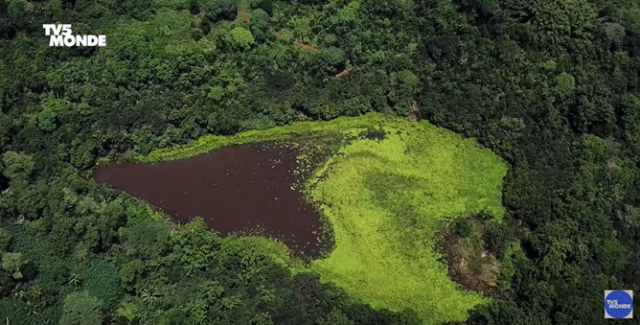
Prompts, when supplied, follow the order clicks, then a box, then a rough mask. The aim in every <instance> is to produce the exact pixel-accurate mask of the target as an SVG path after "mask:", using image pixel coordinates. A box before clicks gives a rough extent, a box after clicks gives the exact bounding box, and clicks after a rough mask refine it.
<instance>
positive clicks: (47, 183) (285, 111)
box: [0, 0, 640, 325]
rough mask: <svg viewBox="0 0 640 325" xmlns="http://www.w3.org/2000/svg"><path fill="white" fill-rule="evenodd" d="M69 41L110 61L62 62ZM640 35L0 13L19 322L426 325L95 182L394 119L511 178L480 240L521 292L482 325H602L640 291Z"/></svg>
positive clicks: (622, 4)
mask: <svg viewBox="0 0 640 325" xmlns="http://www.w3.org/2000/svg"><path fill="white" fill-rule="evenodd" d="M52 23H65V24H72V26H73V31H74V33H77V34H92V35H103V34H104V35H106V39H107V46H106V47H73V48H67V47H49V46H48V38H47V37H45V36H44V30H43V29H42V25H43V24H52ZM638 35H640V4H638V3H637V2H635V1H629V0H615V1H603V0H535V1H529V0H515V1H513V0H510V1H507V0H491V1H478V0H450V1H435V0H413V1H412V0H354V1H344V0H295V1H272V0H177V1H164V0H104V1H88V0H75V1H67V0H44V1H27V0H2V1H0V156H1V159H0V173H1V176H0V193H2V194H1V195H0V253H1V254H2V258H1V260H0V263H1V264H2V265H1V267H0V299H1V300H0V315H2V316H3V317H9V318H10V319H11V324H12V325H13V324H35V323H37V324H62V325H69V324H107V323H112V322H113V323H116V324H131V323H137V324H209V323H214V322H215V323H220V324H417V323H419V320H418V319H417V317H416V315H415V313H412V312H411V311H406V312H400V313H394V312H390V311H386V310H377V309H372V308H371V307H370V306H368V305H366V304H363V303H362V302H361V301H358V300H356V299H353V297H350V296H348V295H347V294H346V293H345V292H344V291H342V290H341V289H339V288H337V287H336V286H334V285H331V284H323V283H320V281H319V280H318V279H317V277H314V276H313V275H312V274H298V275H295V276H293V275H292V274H291V273H290V272H289V271H288V270H287V269H286V268H284V267H283V266H282V265H280V264H278V263H277V262H275V261H273V260H272V259H271V258H268V257H269V254H270V252H269V251H268V250H266V249H265V246H264V245H263V243H260V242H256V241H257V240H258V239H255V238H249V237H247V238H238V237H233V236H231V237H228V238H222V237H220V236H218V235H217V234H215V233H214V232H210V231H209V230H208V229H206V228H205V227H204V224H203V223H202V222H199V221H196V222H194V223H192V224H188V225H186V226H185V227H184V229H173V228H171V227H170V225H167V224H165V221H164V219H163V218H162V217H161V216H159V215H157V214H156V213H155V212H154V211H153V210H150V209H148V208H146V207H143V206H141V205H140V204H138V203H137V202H135V201H134V200H132V199H131V198H129V197H126V196H124V195H121V194H119V193H118V192H116V191H113V190H110V189H107V188H104V187H102V186H99V185H97V184H95V183H93V182H92V181H91V180H90V178H89V175H90V170H91V169H92V168H93V167H94V166H95V164H96V162H97V161H98V160H100V159H111V160H119V161H127V160H131V159H132V158H133V157H136V156H140V155H142V156H145V155H148V154H149V153H151V152H152V151H154V150H157V149H163V148H171V147H173V146H176V145H185V144H188V143H191V142H192V141H194V140H195V139H198V138H200V137H202V136H210V135H231V134H236V133H238V132H241V131H247V130H259V129H268V128H271V127H274V126H280V125H286V124H289V123H291V122H293V121H299V120H329V119H334V118H337V117H340V116H358V115H361V114H364V113H367V112H381V113H385V114H390V115H395V116H400V117H408V118H411V119H415V118H423V119H427V120H428V121H430V122H431V123H433V124H435V125H437V126H439V127H444V128H447V129H449V130H452V131H454V132H457V133H459V134H461V135H463V136H464V137H472V138H476V139H477V141H478V142H479V143H480V144H482V145H483V146H485V147H487V148H489V149H491V150H492V151H493V152H495V153H496V154H498V155H499V156H500V157H502V158H503V159H504V160H505V161H506V162H507V163H508V164H509V170H508V172H507V175H506V177H505V180H504V184H505V185H504V189H503V193H502V195H503V202H502V203H503V206H504V207H505V209H506V215H505V217H504V225H501V226H496V227H495V228H491V229H486V232H485V233H484V234H483V238H482V240H481V242H482V243H483V245H484V246H485V247H484V248H485V249H486V250H488V251H490V252H491V253H492V254H494V255H495V256H496V257H497V258H498V259H499V260H500V262H501V263H502V264H503V265H504V266H505V267H504V270H503V271H502V273H501V275H500V277H501V278H500V281H501V286H500V290H499V292H498V293H497V294H496V296H495V298H494V299H493V302H492V303H491V304H489V305H486V306H483V307H479V308H477V309H475V310H474V311H473V312H472V313H471V314H470V319H469V320H468V323H472V324H536V325H537V324H599V323H602V322H604V320H603V315H602V309H601V306H602V292H603V290H613V289H628V290H633V289H635V290H640V288H639V287H640V257H639V255H638V254H637V251H638V250H639V249H640V208H639V205H640V202H639V200H638V199H639V196H638V194H639V193H638V190H637V189H638V188H640V187H639V186H638V185H640V184H639V182H638V180H639V178H638V176H640V175H639V174H638V168H637V166H638V163H639V162H640V98H639V97H638V93H639V89H638V86H639V84H638V81H639V80H638V71H639V70H638V69H639V67H640V39H639V36H638ZM467 228H468V227H467ZM463 232H464V231H463ZM150 234H153V235H150ZM513 241H516V242H517V243H518V245H517V246H518V249H512V247H511V245H510V244H509V243H512V242H513Z"/></svg>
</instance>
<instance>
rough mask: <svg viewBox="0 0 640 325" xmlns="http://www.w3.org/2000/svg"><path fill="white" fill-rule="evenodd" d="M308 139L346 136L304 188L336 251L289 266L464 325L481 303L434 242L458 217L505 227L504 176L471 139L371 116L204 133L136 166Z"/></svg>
mask: <svg viewBox="0 0 640 325" xmlns="http://www.w3.org/2000/svg"><path fill="white" fill-rule="evenodd" d="M310 132H315V133H331V134H336V133H341V134H342V137H343V139H344V141H343V144H342V146H341V147H340V149H338V153H337V154H335V155H333V156H332V157H331V158H329V159H328V160H327V162H326V163H325V164H324V165H323V166H322V167H320V168H318V169H317V170H316V172H315V176H314V177H312V179H311V180H310V181H309V182H308V183H307V184H306V186H305V188H304V190H305V191H306V194H307V196H308V198H309V200H310V201H312V202H313V203H314V204H316V205H317V206H318V207H319V208H320V209H321V211H322V213H323V215H324V216H325V217H326V218H327V220H328V221H329V222H330V224H331V226H332V228H333V233H334V237H335V248H334V251H333V252H331V254H330V255H329V256H328V257H327V258H325V259H321V260H317V261H314V262H313V263H311V265H310V266H309V267H308V268H302V267H301V266H300V265H301V264H299V263H297V262H295V263H294V262H291V263H294V264H295V265H294V264H290V265H291V267H292V268H293V269H295V270H296V271H309V270H310V271H312V272H316V273H318V274H320V276H321V280H322V281H324V282H334V283H336V284H337V285H338V286H340V287H341V288H343V289H344V290H345V291H346V292H347V293H348V294H350V295H351V296H353V297H354V298H357V299H360V300H362V301H364V302H366V303H369V304H371V305H372V306H373V307H375V308H387V309H390V310H394V311H401V310H403V309H406V308H410V309H413V310H415V311H416V312H417V313H418V315H419V316H420V317H421V318H422V319H423V320H424V322H425V323H426V324H439V323H442V322H446V321H463V320H465V319H466V318H467V310H469V309H470V308H472V307H473V306H475V305H476V304H479V303H482V302H483V301H484V298H482V296H481V295H479V294H477V293H475V292H469V291H463V290H460V289H459V288H458V286H457V284H456V283H454V282H453V281H452V280H451V279H450V278H449V277H448V276H447V269H446V266H445V265H444V264H442V263H440V262H438V261H437V259H438V257H439V255H438V254H437V253H436V252H435V251H434V244H435V242H434V241H435V236H434V235H435V232H436V230H437V228H438V227H440V226H442V225H443V224H446V223H447V221H448V220H450V219H451V218H452V217H455V216H465V217H466V216H469V215H471V214H474V213H479V212H481V211H484V212H487V213H489V214H491V215H493V216H494V217H495V218H496V219H498V220H500V219H501V218H502V216H503V214H504V208H503V207H502V206H501V199H502V197H501V184H502V178H503V177H504V176H505V174H506V172H507V168H506V165H505V164H504V163H503V162H502V161H501V160H500V158H499V157H497V156H496V155H494V154H493V153H492V152H491V151H489V150H488V149H483V148H481V147H479V146H478V145H477V144H476V143H475V141H474V140H472V139H462V138H461V137H460V136H459V135H456V134H455V133H453V132H450V131H447V130H444V129H441V128H437V127H435V126H433V125H431V124H429V123H427V122H426V121H422V122H408V121H406V120H404V119H400V118H392V117H388V116H385V115H381V114H367V115H364V116H361V117H358V118H338V119H336V120H333V121H329V122H300V123H294V124H292V125H289V126H282V127H276V128H272V129H269V130H261V131H249V132H243V133H239V134H237V135H235V136H232V137H221V136H207V137H204V138H201V139H200V140H199V141H197V142H194V143H192V144H190V145H188V146H183V147H178V148H173V149H162V150H157V151H154V152H152V153H151V154H150V155H148V156H146V157H141V156H140V157H136V159H137V160H138V161H139V162H154V161H161V160H175V159H182V158H187V157H190V156H193V155H197V154H202V153H205V152H208V151H210V150H213V149H215V148H219V147H223V146H229V145H239V144H244V143H251V142H257V141H271V140H281V139H288V138H291V137H292V136H294V135H299V134H305V133H310ZM279 251H281V249H279V250H274V252H276V253H277V252H279ZM276 255H278V254H276ZM280 255H281V256H288V254H285V253H283V252H281V253H280ZM279 259H281V260H285V259H288V257H286V258H279Z"/></svg>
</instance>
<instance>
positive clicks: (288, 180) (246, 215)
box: [94, 143, 330, 258]
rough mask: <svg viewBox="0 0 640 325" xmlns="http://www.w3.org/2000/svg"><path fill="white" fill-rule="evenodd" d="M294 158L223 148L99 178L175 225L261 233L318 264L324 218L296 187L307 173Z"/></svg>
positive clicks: (107, 170) (119, 168)
mask: <svg viewBox="0 0 640 325" xmlns="http://www.w3.org/2000/svg"><path fill="white" fill-rule="evenodd" d="M297 151H298V150H296V149H295V148H285V147H283V146H281V145H277V144H274V143H269V144H250V145H243V146H235V147H226V148H221V149H217V150H214V151H212V152H210V153H208V154H204V155H200V156H195V157H191V158H189V159H184V160H178V161H171V162H161V163H155V164H113V165H110V166H106V167H99V168H98V169H97V170H96V171H95V173H94V179H95V180H96V182H98V183H103V184H107V185H109V186H111V187H113V188H116V189H119V190H122V191H125V192H127V193H128V194H130V195H132V196H134V197H137V198H140V199H142V200H145V201H147V202H149V203H150V204H152V205H154V206H156V207H158V208H160V209H161V210H163V211H164V212H165V213H167V214H169V215H170V216H171V217H172V219H173V220H174V221H175V222H178V223H186V222H189V221H190V220H192V219H194V218H195V217H196V216H199V217H202V218H203V219H204V220H205V222H206V223H207V225H208V226H209V227H210V228H212V229H214V230H216V231H218V232H220V233H221V234H223V235H226V234H229V233H254V232H259V233H262V234H265V235H268V236H270V237H274V238H277V239H279V240H281V241H282V242H283V243H285V244H286V245H287V246H289V247H290V248H292V250H294V251H295V252H297V253H299V254H300V255H301V256H303V257H307V258H318V257H319V256H321V254H322V252H326V251H327V250H328V249H327V247H326V246H327V245H330V244H328V243H330V240H326V238H324V234H326V231H323V227H322V222H321V217H320V214H319V213H317V212H316V210H315V209H314V208H313V207H312V206H311V205H310V204H308V203H307V202H306V201H305V199H304V196H303V194H302V191H301V190H300V189H298V188H296V187H295V186H294V185H295V184H300V183H301V182H300V179H301V177H303V176H301V175H306V174H307V173H308V171H307V172H302V173H301V172H296V171H300V167H301V166H299V165H301V164H302V162H301V160H300V159H299V158H298V155H297ZM296 158H298V159H296ZM302 167H303V168H304V169H305V170H309V169H311V168H312V166H302Z"/></svg>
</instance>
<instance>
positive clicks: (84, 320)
mask: <svg viewBox="0 0 640 325" xmlns="http://www.w3.org/2000/svg"><path fill="white" fill-rule="evenodd" d="M101 308H102V305H101V303H100V300H98V298H96V297H94V296H92V295H91V294H89V292H87V291H82V292H74V293H71V294H69V295H68V296H67V297H65V298H64V305H63V307H62V317H60V325H100V324H102V311H101Z"/></svg>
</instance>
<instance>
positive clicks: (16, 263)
mask: <svg viewBox="0 0 640 325" xmlns="http://www.w3.org/2000/svg"><path fill="white" fill-rule="evenodd" d="M22 265H24V263H23V261H22V253H3V254H2V269H3V270H5V271H7V272H9V273H11V274H12V276H13V278H15V279H20V278H22V272H20V270H21V269H22Z"/></svg>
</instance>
